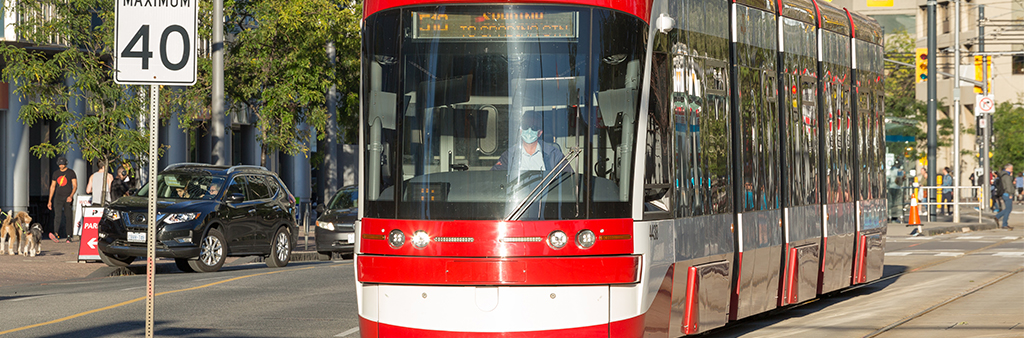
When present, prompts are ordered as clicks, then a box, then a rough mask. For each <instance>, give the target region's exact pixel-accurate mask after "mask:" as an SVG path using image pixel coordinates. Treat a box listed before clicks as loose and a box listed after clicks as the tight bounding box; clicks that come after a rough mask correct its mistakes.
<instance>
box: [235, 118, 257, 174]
mask: <svg viewBox="0 0 1024 338" xmlns="http://www.w3.org/2000/svg"><path fill="white" fill-rule="evenodd" d="M238 132H239V134H241V135H240V137H241V142H242V154H241V155H242V164H248V165H260V164H261V163H260V160H261V159H260V155H261V146H260V142H259V141H257V140H256V127H255V126H253V125H251V124H249V125H242V126H241V128H239V131H238Z"/></svg>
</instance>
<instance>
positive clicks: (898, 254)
mask: <svg viewBox="0 0 1024 338" xmlns="http://www.w3.org/2000/svg"><path fill="white" fill-rule="evenodd" d="M912 253H913V252H905V251H904V252H886V253H885V257H892V256H897V257H902V256H909V255H910V254H912Z"/></svg>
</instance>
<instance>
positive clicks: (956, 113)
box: [943, 0, 960, 223]
mask: <svg viewBox="0 0 1024 338" xmlns="http://www.w3.org/2000/svg"><path fill="white" fill-rule="evenodd" d="M954 2H955V3H956V5H955V8H956V9H955V11H956V15H954V16H953V26H954V27H956V28H954V29H953V43H954V46H953V48H954V49H953V59H954V60H956V61H955V62H954V63H953V66H954V68H953V69H954V70H953V74H954V75H955V76H953V187H955V188H953V200H952V201H951V202H953V223H960V0H954ZM943 183H945V182H943ZM947 205H948V204H947ZM947 212H948V210H947Z"/></svg>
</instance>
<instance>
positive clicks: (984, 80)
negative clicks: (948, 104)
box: [974, 5, 992, 211]
mask: <svg viewBox="0 0 1024 338" xmlns="http://www.w3.org/2000/svg"><path fill="white" fill-rule="evenodd" d="M984 21H985V5H978V51H979V52H984V51H985V26H984V25H982V22H984ZM988 58H989V56H982V57H981V74H982V76H981V93H982V94H984V95H986V96H987V95H988V62H989V61H988ZM974 109H975V111H977V110H978V107H974ZM981 118H982V119H984V120H985V128H981V129H982V131H983V132H982V135H983V136H982V137H983V138H984V139H983V140H982V141H981V154H979V155H981V167H982V168H985V169H984V171H983V172H984V175H985V176H984V177H982V179H981V182H982V183H981V196H982V197H983V198H982V201H981V204H982V205H981V209H982V210H990V211H991V208H990V205H991V203H990V202H989V201H991V200H992V196H991V193H992V190H991V189H990V188H989V182H988V180H989V177H991V175H992V169H991V168H992V166H991V164H989V158H988V148H989V144H988V143H989V141H991V140H992V114H981Z"/></svg>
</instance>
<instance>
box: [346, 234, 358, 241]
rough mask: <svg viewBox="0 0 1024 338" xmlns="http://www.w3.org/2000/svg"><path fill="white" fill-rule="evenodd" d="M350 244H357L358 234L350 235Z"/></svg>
mask: <svg viewBox="0 0 1024 338" xmlns="http://www.w3.org/2000/svg"><path fill="white" fill-rule="evenodd" d="M348 242H349V243H355V242H356V234H354V233H351V234H348Z"/></svg>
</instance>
